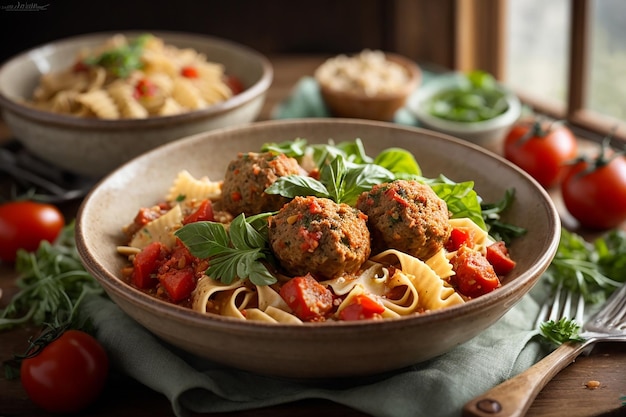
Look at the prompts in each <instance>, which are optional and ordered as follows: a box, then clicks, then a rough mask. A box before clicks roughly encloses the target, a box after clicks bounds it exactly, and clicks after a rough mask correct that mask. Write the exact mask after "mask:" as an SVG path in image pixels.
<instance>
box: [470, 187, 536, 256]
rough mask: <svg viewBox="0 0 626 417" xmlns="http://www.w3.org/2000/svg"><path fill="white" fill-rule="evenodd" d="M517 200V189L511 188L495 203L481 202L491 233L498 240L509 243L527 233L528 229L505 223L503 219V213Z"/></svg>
mask: <svg viewBox="0 0 626 417" xmlns="http://www.w3.org/2000/svg"><path fill="white" fill-rule="evenodd" d="M514 200H515V189H513V188H510V189H508V190H506V192H505V193H504V197H503V198H502V199H501V200H500V201H497V202H495V203H481V211H482V216H483V219H484V220H485V223H486V224H487V228H488V231H489V235H490V236H491V237H493V238H494V239H495V240H496V241H498V240H502V241H504V242H505V243H506V244H507V245H508V244H510V243H511V242H512V241H513V239H515V238H518V237H521V236H523V235H524V234H526V229H524V228H522V227H518V226H515V225H513V224H510V223H505V222H503V221H502V220H501V214H502V213H503V212H505V211H506V210H507V209H508V208H509V207H510V206H511V205H512V204H513V201H514Z"/></svg>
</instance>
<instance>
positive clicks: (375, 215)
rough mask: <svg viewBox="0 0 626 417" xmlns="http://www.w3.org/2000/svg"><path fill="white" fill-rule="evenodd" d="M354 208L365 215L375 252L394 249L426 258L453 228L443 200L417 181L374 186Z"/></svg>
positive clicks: (445, 238) (436, 248)
mask: <svg viewBox="0 0 626 417" xmlns="http://www.w3.org/2000/svg"><path fill="white" fill-rule="evenodd" d="M356 207H357V208H358V209H359V210H361V211H362V212H363V213H365V214H366V215H367V217H368V226H369V228H370V233H371V235H372V250H373V251H375V252H379V251H382V250H384V249H387V248H393V249H397V250H400V251H402V252H405V253H408V254H409V255H412V256H415V257H416V258H419V259H422V260H426V259H428V258H430V257H431V256H433V255H434V254H435V253H437V252H438V251H439V250H441V248H442V247H443V245H444V244H445V243H446V242H447V241H448V239H449V237H450V233H451V231H452V226H451V225H450V222H449V218H450V213H449V211H448V206H447V205H446V202H445V201H443V200H442V199H441V198H439V197H438V196H437V194H435V192H434V191H433V190H432V188H430V187H429V186H428V185H425V184H422V183H419V182H417V181H405V180H397V181H393V182H390V183H384V184H379V185H375V186H374V187H372V189H371V190H370V191H367V192H364V193H362V194H361V195H360V196H359V198H358V200H357V203H356Z"/></svg>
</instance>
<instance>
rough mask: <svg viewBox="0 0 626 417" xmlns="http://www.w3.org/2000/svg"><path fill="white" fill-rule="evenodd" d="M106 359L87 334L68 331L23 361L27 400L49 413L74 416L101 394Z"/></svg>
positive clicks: (22, 372) (22, 379)
mask: <svg viewBox="0 0 626 417" xmlns="http://www.w3.org/2000/svg"><path fill="white" fill-rule="evenodd" d="M108 372H109V359H108V356H107V353H106V351H105V350H104V348H103V347H102V345H101V344H100V343H99V342H98V341H97V340H96V339H95V338H93V337H92V336H90V335H89V334H87V333H85V332H82V331H79V330H67V331H65V332H64V333H63V334H62V335H61V336H60V337H59V338H58V339H55V340H53V341H52V342H51V343H50V344H48V345H47V346H45V347H44V348H43V349H42V350H41V351H40V352H39V353H38V354H36V355H35V356H33V357H28V358H26V359H24V360H23V361H22V365H21V368H20V378H21V381H22V385H23V387H24V390H25V391H26V393H27V394H28V397H29V398H30V399H31V400H32V401H33V402H34V403H35V404H37V405H38V406H39V407H41V408H42V409H44V410H46V411H48V412H52V413H63V414H68V413H74V412H77V411H80V410H83V409H84V408H86V407H87V406H88V405H90V404H91V403H92V402H93V401H94V400H95V399H96V398H97V397H98V395H100V392H102V389H103V388H104V384H105V382H106V378H107V375H108Z"/></svg>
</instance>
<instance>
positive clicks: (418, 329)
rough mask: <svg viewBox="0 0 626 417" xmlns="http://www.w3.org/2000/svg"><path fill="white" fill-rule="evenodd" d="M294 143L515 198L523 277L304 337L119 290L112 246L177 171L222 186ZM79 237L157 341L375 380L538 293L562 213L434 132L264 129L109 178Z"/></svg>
mask: <svg viewBox="0 0 626 417" xmlns="http://www.w3.org/2000/svg"><path fill="white" fill-rule="evenodd" d="M295 138H306V139H307V140H309V141H310V142H311V143H320V142H327V141H328V139H329V138H332V139H333V140H334V141H337V142H339V141H347V140H350V141H352V140H354V139H355V138H360V139H361V140H362V141H363V143H364V146H365V150H366V152H367V153H368V154H369V155H376V154H377V153H379V152H380V151H382V150H383V149H385V148H388V147H392V146H397V147H401V148H404V149H408V150H410V151H411V152H412V153H413V154H414V155H415V157H416V159H417V161H418V162H419V163H420V165H421V168H422V170H423V173H424V175H426V176H429V177H435V176H437V175H439V174H441V173H443V174H445V175H446V176H448V177H449V178H451V179H452V180H454V181H465V180H473V181H475V184H476V190H477V192H478V193H479V194H480V195H481V196H483V198H484V199H485V200H486V201H496V200H499V199H501V198H502V196H503V195H504V192H505V190H506V189H508V188H511V187H514V188H515V191H516V202H515V204H514V206H513V207H512V208H511V209H510V210H509V211H508V212H507V213H506V216H505V217H504V220H505V221H509V222H511V223H514V224H516V225H518V226H521V227H524V228H526V229H527V230H528V232H527V234H526V235H525V236H524V237H523V238H519V239H518V240H516V241H515V242H514V243H513V244H512V245H511V247H510V250H511V253H512V255H513V256H514V258H515V259H516V260H517V267H516V268H515V269H514V271H513V272H512V273H511V274H510V275H509V276H508V277H507V278H506V280H505V281H504V282H503V285H502V287H500V288H498V289H496V290H495V291H493V292H491V293H489V294H487V295H485V296H482V297H479V298H476V299H474V300H471V301H469V302H467V303H465V304H463V305H459V306H455V307H452V308H447V309H442V310H438V311H432V312H429V313H425V314H422V315H415V316H410V317H405V318H401V319H397V320H381V321H361V322H326V323H305V324H304V325H285V324H277V325H272V324H266V323H255V322H247V321H240V320H237V319H233V318H228V317H221V316H215V315H208V314H200V313H197V312H195V311H191V310H189V309H186V308H183V307H179V306H176V305H172V304H168V303H166V302H163V301H159V300H157V299H154V298H152V297H150V296H148V295H146V294H144V293H142V292H140V291H138V290H136V289H134V288H132V287H130V286H129V285H127V284H126V283H125V282H124V281H122V279H121V275H120V270H121V268H122V267H123V266H124V265H125V262H126V259H125V258H124V257H123V256H121V255H119V254H118V253H117V252H116V246H117V245H120V244H124V243H125V241H124V236H123V234H122V232H121V228H122V227H123V226H124V225H126V224H127V223H129V222H130V221H132V219H133V218H134V216H135V214H136V212H137V210H138V209H139V208H140V207H142V206H149V205H152V204H154V203H157V202H159V201H161V200H162V199H163V198H164V195H165V194H166V193H167V190H168V189H169V187H170V185H171V183H172V181H173V179H174V178H175V176H176V174H177V173H178V172H179V171H181V170H183V169H186V170H188V171H189V172H190V173H191V174H192V175H194V176H196V177H199V176H203V175H208V176H209V177H210V178H211V179H214V180H217V179H220V178H223V176H224V173H225V170H226V166H227V164H228V162H229V161H230V160H231V159H233V158H234V156H235V155H236V154H237V152H241V151H256V150H259V149H260V147H261V145H262V144H263V143H266V142H281V141H285V140H293V139H295ZM146 178H149V179H150V180H149V181H146ZM137 184H141V186H137ZM120 196H123V198H120ZM76 226H77V229H76V243H77V246H78V250H79V253H80V256H81V258H82V261H83V263H84V265H85V266H86V268H87V270H88V271H89V272H90V273H92V274H93V275H94V276H95V277H96V279H97V280H98V281H99V282H100V283H101V284H102V286H103V287H104V289H105V290H106V292H107V293H108V294H109V296H110V297H111V298H112V299H113V300H114V301H115V302H116V303H117V304H118V305H119V306H120V307H121V308H122V309H123V310H124V311H125V312H126V313H127V314H128V315H129V316H131V317H132V318H133V319H135V320H136V321H137V322H139V323H140V324H142V325H143V326H145V327H146V328H147V329H149V330H150V331H151V332H153V333H154V334H155V335H157V336H158V337H160V338H162V339H163V340H166V341H167V342H169V343H171V344H173V345H175V346H178V347H180V348H182V349H184V350H186V351H189V352H192V353H194V354H196V355H199V356H202V357H206V358H210V359H212V360H214V361H217V362H220V363H223V364H226V365H230V366H233V367H236V368H241V369H245V370H248V371H252V372H256V373H261V374H267V375H278V376H286V377H294V378H324V377H348V376H358V375H370V374H376V373H380V372H384V371H389V370H393V369H398V368H401V367H405V366H408V365H412V364H415V363H418V362H421V361H425V360H428V359H430V358H433V357H436V356H438V355H441V354H443V353H445V352H448V351H449V350H450V349H452V348H454V347H455V346H457V345H459V344H462V343H464V342H466V341H468V340H470V339H471V338H473V337H474V336H476V335H478V334H479V333H481V332H482V331H484V330H485V329H486V328H488V327H489V326H491V325H492V324H493V323H495V322H496V321H497V320H498V319H499V318H500V317H501V316H502V315H503V314H504V313H506V312H507V311H508V310H509V309H510V308H511V307H513V306H514V305H515V304H516V303H517V302H518V301H519V300H520V298H521V297H522V296H524V294H526V293H527V292H528V291H529V290H530V289H531V287H533V285H534V284H535V283H536V282H537V280H538V278H539V277H540V275H541V274H542V272H543V271H544V270H545V269H546V268H547V267H548V265H549V263H550V261H551V260H552V258H553V256H554V253H555V251H556V248H557V246H558V242H559V233H560V222H559V217H558V214H557V210H556V208H555V207H554V205H553V203H552V201H551V200H550V198H549V196H548V194H547V193H546V191H545V190H544V189H543V188H542V187H541V186H539V185H538V183H537V182H535V181H534V180H533V179H532V178H530V177H529V176H528V175H527V174H525V173H524V172H523V171H522V170H520V169H518V168H516V167H515V166H513V165H512V164H511V163H509V162H507V161H506V160H504V159H503V158H500V157H498V156H496V155H494V154H492V153H489V152H488V151H486V150H484V149H483V148H481V147H479V146H477V145H474V144H470V143H467V142H464V141H461V140H458V139H455V138H452V137H449V136H445V135H441V134H438V133H434V132H431V131H428V130H423V129H418V128H410V127H401V126H398V125H394V124H390V123H385V122H376V121H365V120H353V119H306V120H298V119H292V120H286V121H267V122H257V123H252V124H249V125H247V126H243V127H238V128H224V129H220V130H217V131H213V132H209V133H203V134H199V135H194V136H192V137H189V138H186V139H183V140H180V141H177V142H174V143H171V144H167V145H164V146H162V147H160V148H158V149H155V150H153V151H151V152H149V153H146V154H144V155H142V156H140V157H138V158H136V159H134V160H133V161H131V162H129V163H127V164H125V165H123V166H122V167H120V168H119V169H117V170H116V171H114V172H113V173H112V174H110V175H109V176H107V177H106V178H104V179H103V180H102V181H101V182H100V183H99V184H98V185H97V186H96V187H95V188H94V189H93V190H92V192H91V193H90V194H89V195H88V196H87V198H86V199H85V201H84V203H83V204H82V206H81V208H80V210H79V213H78V217H77V223H76ZM121 337H123V336H121ZM277 364H279V365H277Z"/></svg>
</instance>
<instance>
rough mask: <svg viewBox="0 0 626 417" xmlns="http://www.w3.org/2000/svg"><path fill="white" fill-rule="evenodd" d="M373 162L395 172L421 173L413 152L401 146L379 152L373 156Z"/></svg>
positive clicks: (404, 174)
mask: <svg viewBox="0 0 626 417" xmlns="http://www.w3.org/2000/svg"><path fill="white" fill-rule="evenodd" d="M373 163H374V164H376V165H380V166H381V167H383V168H387V169H388V170H389V171H391V172H393V173H394V174H396V176H397V175H398V174H400V175H402V176H406V175H416V176H419V175H422V170H421V169H420V167H419V164H418V163H417V161H416V160H415V157H414V156H413V154H411V153H410V152H409V151H407V150H404V149H401V148H389V149H385V150H384V151H382V152H381V153H379V154H378V155H377V156H376V158H374V162H373Z"/></svg>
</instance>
